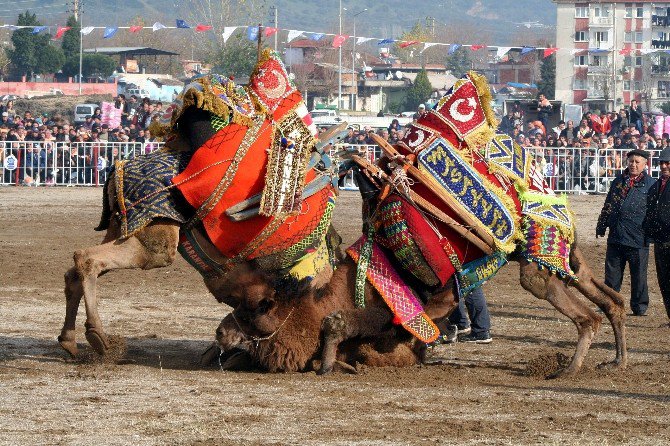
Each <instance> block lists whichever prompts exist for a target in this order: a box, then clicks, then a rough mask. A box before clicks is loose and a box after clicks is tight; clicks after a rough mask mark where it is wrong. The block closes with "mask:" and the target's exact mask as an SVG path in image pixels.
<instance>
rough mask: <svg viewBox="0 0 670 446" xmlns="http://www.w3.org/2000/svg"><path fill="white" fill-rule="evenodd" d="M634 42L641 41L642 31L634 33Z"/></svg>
mask: <svg viewBox="0 0 670 446" xmlns="http://www.w3.org/2000/svg"><path fill="white" fill-rule="evenodd" d="M635 43H642V31H637V32H636V33H635Z"/></svg>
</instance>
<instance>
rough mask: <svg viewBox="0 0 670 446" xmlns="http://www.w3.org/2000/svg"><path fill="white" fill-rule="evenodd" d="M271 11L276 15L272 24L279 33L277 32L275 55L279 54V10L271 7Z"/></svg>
mask: <svg viewBox="0 0 670 446" xmlns="http://www.w3.org/2000/svg"><path fill="white" fill-rule="evenodd" d="M270 9H271V10H272V12H273V13H274V21H273V22H272V25H273V26H274V27H275V28H277V31H276V32H275V53H276V52H277V37H279V8H277V7H276V6H270Z"/></svg>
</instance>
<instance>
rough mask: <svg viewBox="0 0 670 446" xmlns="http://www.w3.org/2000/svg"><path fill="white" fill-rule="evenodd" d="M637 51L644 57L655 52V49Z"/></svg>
mask: <svg viewBox="0 0 670 446" xmlns="http://www.w3.org/2000/svg"><path fill="white" fill-rule="evenodd" d="M638 51H639V52H640V54H644V55H646V54H649V53H653V52H654V51H656V48H639V49H638Z"/></svg>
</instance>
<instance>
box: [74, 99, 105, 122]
mask: <svg viewBox="0 0 670 446" xmlns="http://www.w3.org/2000/svg"><path fill="white" fill-rule="evenodd" d="M98 107H100V106H99V105H98V104H77V105H75V106H74V123H75V124H81V123H82V122H84V121H86V117H87V116H93V112H94V111H95V109H96V108H98Z"/></svg>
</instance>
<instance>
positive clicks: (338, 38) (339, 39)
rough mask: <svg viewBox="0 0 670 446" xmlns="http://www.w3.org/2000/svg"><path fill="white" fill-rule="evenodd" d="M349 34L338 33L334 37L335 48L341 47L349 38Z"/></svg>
mask: <svg viewBox="0 0 670 446" xmlns="http://www.w3.org/2000/svg"><path fill="white" fill-rule="evenodd" d="M348 37H349V36H344V35H338V36H335V37H333V48H339V47H341V46H342V44H343V43H344V41H345V40H347V38H348Z"/></svg>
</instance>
